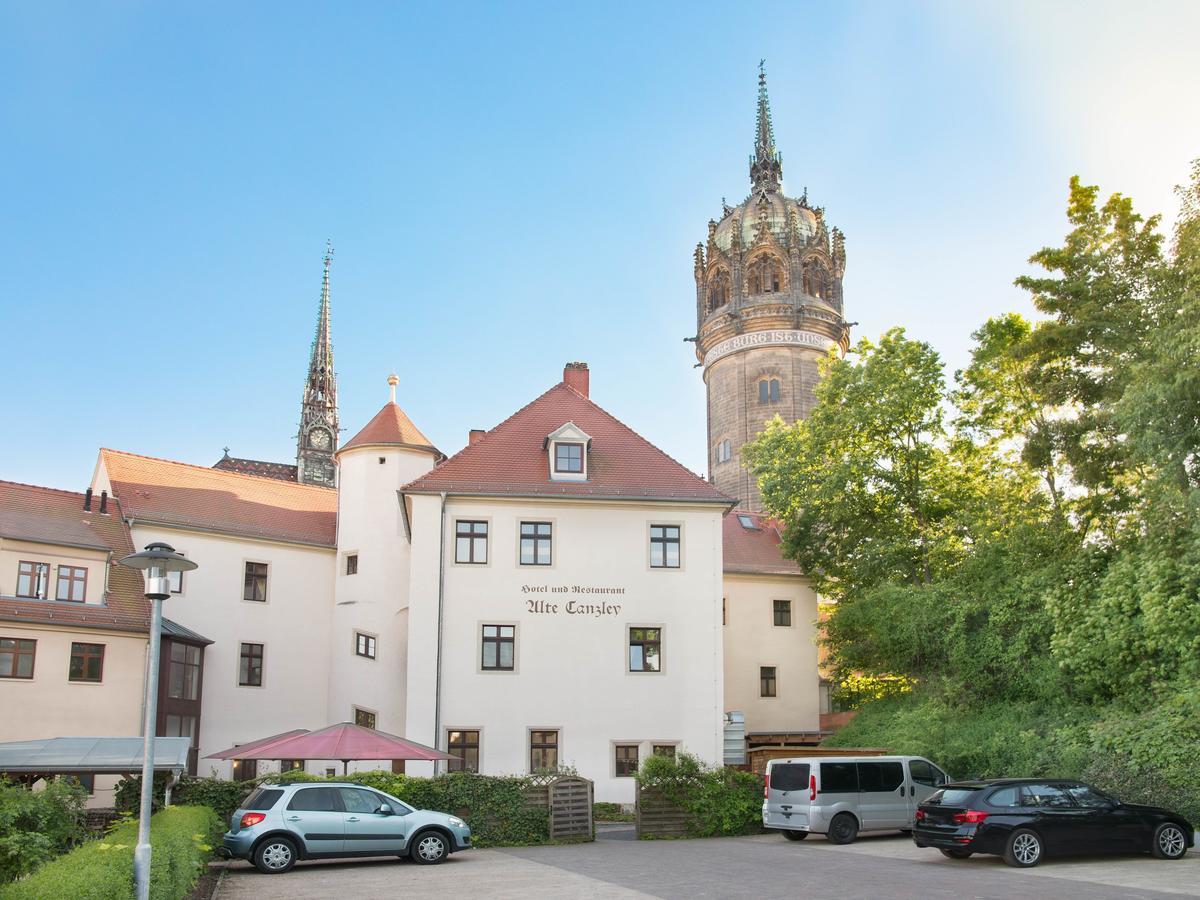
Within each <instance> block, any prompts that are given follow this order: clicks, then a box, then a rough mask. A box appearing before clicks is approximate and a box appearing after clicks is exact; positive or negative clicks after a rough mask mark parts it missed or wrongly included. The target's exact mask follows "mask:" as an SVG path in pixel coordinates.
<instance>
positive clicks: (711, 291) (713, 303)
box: [708, 269, 733, 312]
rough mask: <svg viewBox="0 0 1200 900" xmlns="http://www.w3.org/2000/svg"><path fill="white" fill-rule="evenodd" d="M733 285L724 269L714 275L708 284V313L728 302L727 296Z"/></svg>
mask: <svg viewBox="0 0 1200 900" xmlns="http://www.w3.org/2000/svg"><path fill="white" fill-rule="evenodd" d="M732 285H733V281H732V279H730V277H729V273H728V272H727V271H725V270H724V269H720V270H719V271H718V272H717V273H716V275H714V276H713V277H712V279H711V280H710V281H709V282H708V312H712V311H713V310H714V309H717V308H718V307H720V306H724V305H725V304H726V303H728V302H729V295H730V293H731V287H732Z"/></svg>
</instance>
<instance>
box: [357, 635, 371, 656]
mask: <svg viewBox="0 0 1200 900" xmlns="http://www.w3.org/2000/svg"><path fill="white" fill-rule="evenodd" d="M354 653H355V655H356V656H362V657H365V658H366V659H374V658H375V638H373V637H372V636H371V635H369V634H363V633H362V632H361V631H356V632H354Z"/></svg>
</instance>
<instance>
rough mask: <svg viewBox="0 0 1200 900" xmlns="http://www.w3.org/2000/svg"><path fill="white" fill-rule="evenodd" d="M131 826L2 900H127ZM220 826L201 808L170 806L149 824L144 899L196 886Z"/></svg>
mask: <svg viewBox="0 0 1200 900" xmlns="http://www.w3.org/2000/svg"><path fill="white" fill-rule="evenodd" d="M137 829H138V826H137V822H125V823H123V824H121V825H118V826H117V827H116V828H114V829H113V830H112V831H111V832H110V833H109V834H108V835H107V836H106V837H104V838H101V839H98V840H92V841H88V842H87V843H85V844H83V845H81V846H79V847H76V848H75V849H74V850H72V851H71V852H70V853H68V854H67V855H66V856H61V857H59V858H58V859H56V860H53V861H52V862H48V863H46V864H45V865H44V866H42V867H41V868H40V869H38V870H37V871H36V872H34V873H33V874H32V875H30V876H29V877H27V878H24V879H22V880H21V881H18V882H17V883H15V884H11V885H8V886H6V887H5V889H4V890H3V892H2V893H0V896H2V897H3V898H4V900H127V898H129V897H130V896H132V894H133V850H134V847H135V846H136V844H137ZM219 832H220V822H219V821H218V820H217V817H216V815H215V814H214V813H213V811H212V810H211V809H207V808H205V807H202V806H172V807H170V808H168V809H164V810H162V811H161V812H159V813H156V814H155V816H154V818H153V819H151V827H150V844H151V846H152V847H153V854H152V856H151V860H150V896H151V898H152V900H180V898H182V897H185V896H187V894H188V892H189V891H190V890H191V889H192V887H193V886H194V885H195V884H196V881H197V880H198V879H199V877H200V873H201V871H202V870H203V867H204V864H205V861H206V860H207V859H208V857H209V854H210V853H211V852H212V845H213V841H214V840H215V839H216V838H217V835H218V834H219Z"/></svg>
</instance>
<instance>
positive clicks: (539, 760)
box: [529, 731, 558, 773]
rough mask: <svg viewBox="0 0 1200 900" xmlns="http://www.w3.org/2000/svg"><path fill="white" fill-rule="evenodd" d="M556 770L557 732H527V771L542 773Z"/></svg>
mask: <svg viewBox="0 0 1200 900" xmlns="http://www.w3.org/2000/svg"><path fill="white" fill-rule="evenodd" d="M557 768H558V732H557V731H531V732H529V771H530V772H531V773H532V772H542V771H545V770H547V769H557Z"/></svg>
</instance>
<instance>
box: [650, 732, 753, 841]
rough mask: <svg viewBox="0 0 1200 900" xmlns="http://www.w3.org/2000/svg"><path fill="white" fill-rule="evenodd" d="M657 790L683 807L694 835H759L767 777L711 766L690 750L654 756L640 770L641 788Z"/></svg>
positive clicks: (690, 830)
mask: <svg viewBox="0 0 1200 900" xmlns="http://www.w3.org/2000/svg"><path fill="white" fill-rule="evenodd" d="M643 786H644V787H651V788H655V789H657V790H658V791H659V792H660V793H661V794H662V796H663V797H664V798H666V799H667V800H669V801H670V802H671V803H673V804H675V805H676V806H678V807H679V808H680V809H681V810H683V812H684V814H685V816H686V826H687V833H688V837H725V836H731V835H740V834H758V833H759V832H761V831H762V830H763V827H762V795H763V779H762V776H761V775H756V774H754V773H753V772H742V771H739V770H737V769H728V768H725V767H723V766H709V765H706V764H705V763H704V762H703V761H701V760H700V759H698V758H697V757H695V756H692V755H691V754H690V753H682V752H681V753H679V754H677V756H675V757H670V756H658V755H655V756H651V757H648V758H647V759H646V761H645V762H643V763H642V768H641V770H640V771H639V772H638V789H639V790H641V788H642V787H643Z"/></svg>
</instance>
